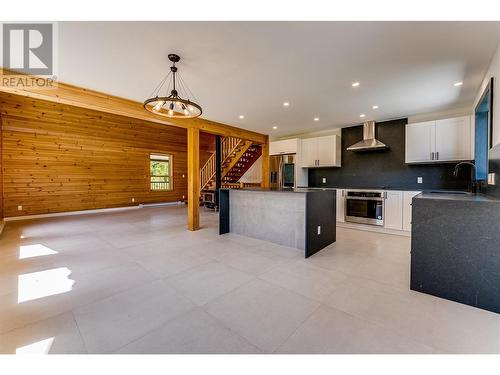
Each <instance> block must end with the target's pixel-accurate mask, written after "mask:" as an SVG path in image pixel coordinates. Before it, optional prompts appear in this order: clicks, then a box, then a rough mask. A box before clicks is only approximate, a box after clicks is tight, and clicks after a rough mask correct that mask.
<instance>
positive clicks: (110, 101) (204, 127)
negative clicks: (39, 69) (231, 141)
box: [0, 68, 267, 144]
mask: <svg viewBox="0 0 500 375" xmlns="http://www.w3.org/2000/svg"><path fill="white" fill-rule="evenodd" d="M5 73H7V75H5V77H8V74H15V75H17V76H20V75H22V74H19V73H13V72H12V71H8V70H6V69H2V68H0V78H2V76H4V74H5ZM0 92H4V93H8V94H13V95H19V96H23V97H28V98H33V99H40V100H46V101H50V102H55V103H59V104H66V105H71V106H75V107H80V108H86V109H91V110H95V111H100V112H106V113H112V114H115V115H120V116H126V117H130V118H135V119H138V120H144V121H149V122H154V123H157V124H164V125H171V126H177V127H180V128H185V129H187V128H197V129H199V130H200V131H202V132H206V133H211V134H216V135H222V136H232V137H237V138H241V139H244V140H248V141H252V142H254V143H258V144H264V143H266V142H267V136H266V135H264V134H260V133H256V132H252V131H249V130H245V129H241V128H237V127H235V126H231V125H226V124H222V123H219V122H215V121H210V120H206V119H203V118H194V119H173V118H172V119H171V118H166V117H163V116H159V115H155V114H153V113H150V112H148V111H146V110H145V109H144V107H143V104H142V103H139V102H136V101H133V100H129V99H124V98H120V97H118V96H113V95H108V94H105V93H102V92H98V91H94V90H89V89H85V88H82V87H78V86H73V85H69V84H66V83H61V82H59V83H57V88H52V89H37V88H34V87H19V86H15V87H10V86H6V85H4V84H3V82H0Z"/></svg>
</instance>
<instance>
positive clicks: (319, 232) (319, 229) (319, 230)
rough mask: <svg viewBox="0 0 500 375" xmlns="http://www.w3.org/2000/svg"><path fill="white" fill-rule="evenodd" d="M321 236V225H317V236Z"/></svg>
mask: <svg viewBox="0 0 500 375" xmlns="http://www.w3.org/2000/svg"><path fill="white" fill-rule="evenodd" d="M320 234H321V225H318V236H319V235H320Z"/></svg>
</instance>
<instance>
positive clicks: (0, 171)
mask: <svg viewBox="0 0 500 375" xmlns="http://www.w3.org/2000/svg"><path fill="white" fill-rule="evenodd" d="M2 160H3V145H2V115H1V113H0V225H1V222H2V219H3V217H4V216H3V162H2Z"/></svg>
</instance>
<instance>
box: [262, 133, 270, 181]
mask: <svg viewBox="0 0 500 375" xmlns="http://www.w3.org/2000/svg"><path fill="white" fill-rule="evenodd" d="M269 163H270V160H269V137H266V142H265V143H263V144H262V182H261V183H260V186H261V187H262V188H264V189H265V188H269V182H270V181H269V178H270V176H269Z"/></svg>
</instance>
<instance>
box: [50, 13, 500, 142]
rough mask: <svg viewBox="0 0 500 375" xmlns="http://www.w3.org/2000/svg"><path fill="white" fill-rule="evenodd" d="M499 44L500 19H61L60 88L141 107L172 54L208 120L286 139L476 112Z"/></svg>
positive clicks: (161, 76) (163, 72) (166, 68)
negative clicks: (369, 124) (416, 117)
mask: <svg viewBox="0 0 500 375" xmlns="http://www.w3.org/2000/svg"><path fill="white" fill-rule="evenodd" d="M499 42H500V23H497V22H490V23H488V22H102V23H95V22H92V23H90V22H63V23H60V24H59V79H60V81H62V82H66V83H71V84H75V85H78V86H83V87H86V88H90V89H95V90H98V91H102V92H106V93H109V94H113V95H118V96H121V97H125V98H129V99H133V100H137V101H143V100H144V99H146V98H147V97H148V96H149V95H150V94H151V93H152V91H153V90H154V88H155V87H156V86H157V84H158V83H159V81H160V80H161V79H162V78H163V77H164V76H165V75H166V73H167V72H168V68H169V66H170V62H169V61H168V60H167V55H168V54H169V53H177V54H179V55H180V56H181V62H180V63H179V64H178V66H179V71H180V73H181V75H182V77H183V78H184V80H185V81H186V83H187V84H188V86H189V87H190V89H191V91H193V92H194V94H195V95H196V97H197V99H198V100H199V103H200V104H201V105H202V107H203V110H204V113H203V117H204V118H208V119H211V120H214V121H220V122H223V123H227V124H231V125H235V126H238V127H242V128H246V129H251V130H255V131H258V132H262V133H266V134H271V135H272V136H283V135H290V134H297V133H303V132H308V131H316V130H321V129H326V128H333V127H343V126H350V125H354V124H358V123H360V122H361V121H363V120H372V119H373V120H377V121H378V120H383V119H390V118H396V117H402V116H408V115H415V114H418V113H425V112H433V111H440V110H447V109H450V108H455V107H464V106H470V105H472V101H473V100H474V97H475V95H476V93H477V90H478V89H479V85H480V83H481V80H482V79H483V76H484V74H485V73H486V70H487V67H488V64H489V62H490V60H491V57H492V56H493V53H494V52H495V49H496V47H497V45H498V43H499ZM354 81H359V82H360V83H361V85H360V86H359V87H358V88H353V87H351V83H352V82H354ZM457 81H463V82H464V84H463V86H461V87H454V86H453V83H454V82H457ZM285 101H288V102H290V106H289V107H286V108H285V107H283V105H282V103H283V102H285ZM372 105H379V109H378V110H373V109H372ZM361 113H365V114H366V117H365V119H361V118H360V117H359V115H360V114H361ZM240 114H243V115H244V116H245V118H244V119H240V118H239V115H240ZM314 117H319V118H320V121H318V122H315V121H313V118H314ZM273 125H275V126H278V129H277V130H273V129H272V126H273Z"/></svg>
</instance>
